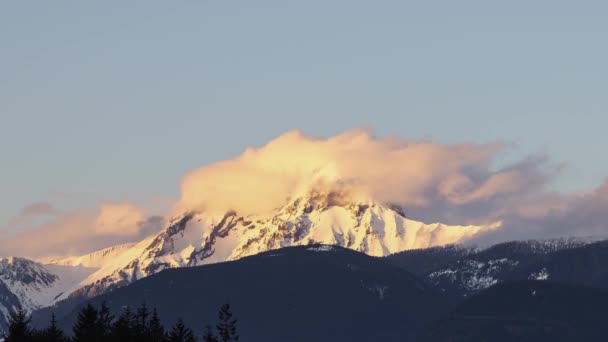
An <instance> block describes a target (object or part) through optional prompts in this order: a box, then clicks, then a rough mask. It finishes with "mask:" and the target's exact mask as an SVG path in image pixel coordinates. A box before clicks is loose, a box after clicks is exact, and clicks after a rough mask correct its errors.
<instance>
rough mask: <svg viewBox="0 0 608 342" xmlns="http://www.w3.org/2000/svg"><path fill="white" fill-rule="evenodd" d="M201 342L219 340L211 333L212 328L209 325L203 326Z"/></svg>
mask: <svg viewBox="0 0 608 342" xmlns="http://www.w3.org/2000/svg"><path fill="white" fill-rule="evenodd" d="M203 342H219V341H218V339H217V336H215V335H214V334H213V328H212V327H211V326H210V325H206V326H205V333H203Z"/></svg>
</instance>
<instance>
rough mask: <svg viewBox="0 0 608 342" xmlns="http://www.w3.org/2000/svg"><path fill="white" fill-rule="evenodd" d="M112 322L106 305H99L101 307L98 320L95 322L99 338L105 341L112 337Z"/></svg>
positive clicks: (103, 303)
mask: <svg viewBox="0 0 608 342" xmlns="http://www.w3.org/2000/svg"><path fill="white" fill-rule="evenodd" d="M113 320H114V316H112V314H111V313H110V308H109V307H108V306H107V305H106V302H105V301H104V302H102V303H101V307H100V308H99V318H98V320H97V326H98V327H97V328H98V329H99V333H100V335H101V338H103V339H104V340H107V339H109V338H110V336H111V335H112V321H113Z"/></svg>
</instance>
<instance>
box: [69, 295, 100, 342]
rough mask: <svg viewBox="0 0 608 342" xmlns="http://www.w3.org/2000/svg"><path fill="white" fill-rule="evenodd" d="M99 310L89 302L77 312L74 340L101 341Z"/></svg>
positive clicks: (78, 341)
mask: <svg viewBox="0 0 608 342" xmlns="http://www.w3.org/2000/svg"><path fill="white" fill-rule="evenodd" d="M98 319H99V312H98V311H97V309H95V308H94V307H93V305H91V304H90V303H89V304H87V306H85V307H84V308H82V309H81V310H80V312H79V313H78V318H77V321H76V324H75V325H74V328H73V332H74V339H73V341H74V342H97V341H103V337H102V336H100V335H101V334H100V333H101V332H100V331H99V330H100V329H99V322H98Z"/></svg>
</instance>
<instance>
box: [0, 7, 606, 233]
mask: <svg viewBox="0 0 608 342" xmlns="http://www.w3.org/2000/svg"><path fill="white" fill-rule="evenodd" d="M607 37H608V2H605V1H595V2H588V1H556V0H546V1H501V2H498V1H444V2H438V1H352V0H349V1H316V0H308V1H299V2H296V1H284V0H283V1H262V0H258V1H235V0H221V1H220V0H215V1H202V0H201V1H139V2H138V1H115V2H112V1H99V2H95V3H93V2H89V1H37V2H34V1H32V2H25V1H10V2H3V3H2V4H0V170H1V171H0V173H1V177H0V225H1V223H4V222H7V221H9V220H10V218H11V217H12V216H13V215H15V214H16V213H17V212H18V211H19V210H20V208H22V207H23V206H25V205H27V204H28V203H32V202H36V201H40V200H49V201H61V199H62V198H63V199H64V200H65V199H66V198H76V199H77V200H75V201H74V200H72V202H77V203H76V204H74V203H72V204H70V205H83V204H85V203H94V202H96V201H98V200H100V199H117V200H122V199H134V200H143V199H148V200H149V199H150V198H152V197H153V196H161V197H169V198H176V197H177V196H178V191H179V188H178V181H179V178H180V177H181V176H182V175H183V174H184V173H185V172H187V171H188V170H191V169H193V168H196V167H198V166H201V165H204V164H207V163H210V162H213V161H217V160H222V159H225V158H229V157H231V156H234V155H236V154H239V153H240V152H242V150H244V148H245V147H246V146H249V145H254V146H259V145H262V144H264V143H265V142H267V141H269V140H271V139H272V138H274V137H276V136H277V135H280V134H281V133H283V132H285V131H287V130H289V129H294V128H298V129H301V130H303V131H305V132H307V133H309V134H313V135H320V136H329V135H333V134H336V133H339V132H342V131H344V130H346V129H349V128H352V127H356V126H362V125H367V126H370V127H371V128H372V129H374V131H375V132H376V133H377V134H378V135H386V134H398V135H400V136H404V137H411V138H431V139H433V140H437V141H440V142H463V141H474V142H491V141H506V142H510V143H513V144H514V146H515V150H514V151H513V152H512V153H514V154H516V155H525V154H529V153H545V152H546V153H548V154H549V155H550V156H551V158H552V159H553V160H554V161H557V162H565V163H566V164H567V168H566V169H565V171H564V174H563V175H562V176H561V177H560V178H559V180H558V181H557V183H556V184H555V187H556V188H557V189H561V190H567V191H574V190H581V189H587V188H591V187H593V186H595V185H597V184H598V183H600V182H601V181H602V180H603V179H604V177H605V176H607V175H608V153H606V152H605V151H604V149H605V148H606V147H607V146H608V134H606V127H607V126H608V62H607V61H608V44H607V43H606V42H607ZM65 202H66V203H67V202H69V201H68V200H65ZM66 205H67V204H66Z"/></svg>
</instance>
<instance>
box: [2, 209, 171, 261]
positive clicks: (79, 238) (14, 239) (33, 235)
mask: <svg viewBox="0 0 608 342" xmlns="http://www.w3.org/2000/svg"><path fill="white" fill-rule="evenodd" d="M28 208H29V207H28ZM32 208H34V206H31V208H29V209H28V211H29V210H31V209H32ZM41 208H43V207H42V206H40V207H39V208H38V209H41ZM163 223H164V220H163V218H162V217H160V216H153V215H150V214H149V213H148V212H147V211H146V210H144V209H142V208H140V207H138V206H136V205H135V204H133V203H126V202H102V203H100V205H99V207H98V208H97V209H93V210H79V211H70V212H63V213H61V214H58V215H56V216H54V217H52V218H51V219H50V220H49V221H47V222H44V223H42V224H39V225H35V226H33V227H29V229H25V230H23V231H21V232H17V233H14V234H12V235H10V236H5V237H4V239H2V240H0V254H1V255H0V256H9V255H11V256H27V257H30V258H37V257H48V256H67V255H77V254H82V253H87V252H91V251H94V250H97V249H101V248H104V247H107V246H111V245H114V244H119V243H124V242H128V241H137V240H139V239H141V238H143V237H145V236H147V235H149V234H152V233H155V232H157V231H159V230H160V229H161V228H162V225H163Z"/></svg>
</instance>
